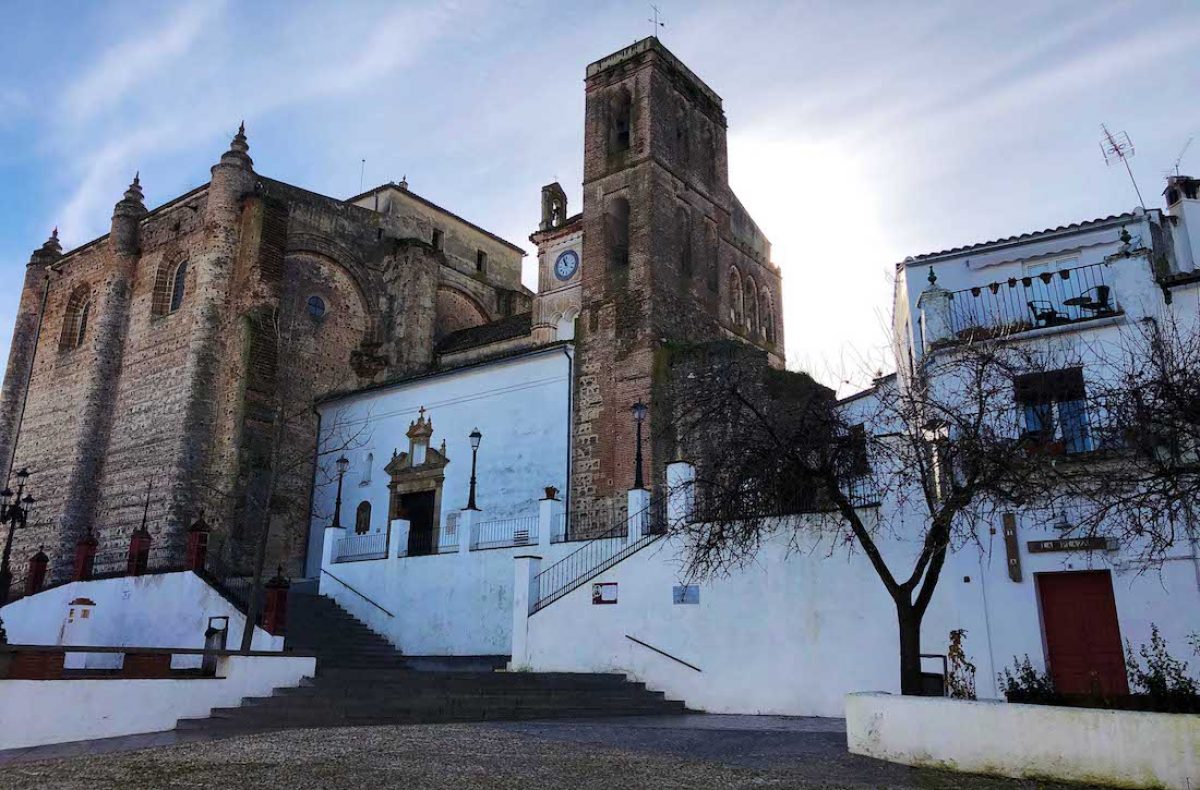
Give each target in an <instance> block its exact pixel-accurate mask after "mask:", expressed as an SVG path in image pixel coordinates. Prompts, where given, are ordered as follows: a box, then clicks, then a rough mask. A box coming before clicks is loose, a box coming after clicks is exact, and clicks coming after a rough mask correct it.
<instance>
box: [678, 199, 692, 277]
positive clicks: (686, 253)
mask: <svg viewBox="0 0 1200 790" xmlns="http://www.w3.org/2000/svg"><path fill="white" fill-rule="evenodd" d="M675 227H676V230H677V233H678V234H679V235H678V237H677V240H676V243H677V244H678V245H679V271H680V272H682V273H684V274H691V273H692V217H691V214H689V213H688V210H687V206H680V207H679V208H677V209H676V210H675Z"/></svg>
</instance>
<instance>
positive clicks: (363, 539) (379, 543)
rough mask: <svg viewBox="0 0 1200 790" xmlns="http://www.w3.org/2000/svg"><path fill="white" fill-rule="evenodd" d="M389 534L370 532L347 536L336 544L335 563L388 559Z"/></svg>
mask: <svg viewBox="0 0 1200 790" xmlns="http://www.w3.org/2000/svg"><path fill="white" fill-rule="evenodd" d="M387 548H388V533H386V532H368V533H367V534H365V535H347V536H346V537H344V538H339V539H338V541H337V543H335V544H334V553H333V561H334V562H358V561H359V560H382V559H386V558H387Z"/></svg>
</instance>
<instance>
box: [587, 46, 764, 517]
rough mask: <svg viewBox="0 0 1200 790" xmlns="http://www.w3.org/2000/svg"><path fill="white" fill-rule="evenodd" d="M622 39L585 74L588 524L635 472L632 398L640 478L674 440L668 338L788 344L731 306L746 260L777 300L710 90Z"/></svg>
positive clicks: (658, 473) (615, 502)
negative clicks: (622, 258) (613, 128)
mask: <svg viewBox="0 0 1200 790" xmlns="http://www.w3.org/2000/svg"><path fill="white" fill-rule="evenodd" d="M631 49H632V50H635V51H634V52H633V54H631V55H630V56H628V57H626V58H624V59H623V60H621V59H619V58H613V59H606V60H609V61H612V62H611V63H609V65H607V67H606V68H605V69H603V70H599V71H592V70H589V77H588V79H587V102H586V110H585V113H586V117H585V134H584V188H583V219H582V222H583V228H584V244H583V249H584V253H583V263H582V312H581V314H580V321H579V328H578V334H577V336H576V342H577V365H576V370H577V380H576V398H575V415H574V417H575V443H574V447H573V464H572V480H571V486H572V490H571V501H572V510H573V513H574V515H575V516H576V517H578V518H579V519H580V521H581V522H584V521H587V522H589V523H591V522H593V521H594V520H593V519H592V518H589V513H590V512H593V511H596V512H611V511H612V510H613V509H614V508H616V509H620V503H621V502H622V501H623V499H624V497H625V491H626V490H627V489H628V488H630V487H631V486H632V484H633V481H634V463H635V456H636V425H635V423H634V420H633V417H632V415H631V413H630V407H631V406H632V404H633V403H635V402H636V401H638V400H641V401H643V402H645V403H647V404H648V405H649V406H650V411H649V416H648V418H647V421H646V424H645V425H644V426H643V427H644V431H645V435H646V438H645V440H644V444H643V452H644V456H645V469H646V483H647V486H648V487H650V488H651V489H655V488H659V487H661V483H662V480H663V474H664V464H665V462H666V461H667V460H669V459H670V458H672V457H674V456H675V454H676V452H677V447H676V440H675V436H674V432H673V430H672V428H671V425H670V423H669V420H664V419H661V415H666V414H669V413H670V411H671V404H670V403H668V402H666V400H665V398H666V397H667V389H668V388H666V387H665V386H662V384H664V383H665V382H662V381H660V379H661V375H662V371H661V370H660V364H661V361H662V353H661V352H662V350H663V348H664V344H668V343H674V342H700V341H706V340H711V339H715V338H718V337H721V336H729V337H733V338H735V339H737V340H739V341H741V342H746V343H751V344H755V345H758V346H760V347H763V348H764V349H766V350H768V351H769V352H771V354H772V355H773V357H774V359H775V363H776V364H780V365H781V364H782V354H783V348H782V343H781V342H779V343H777V344H771V343H768V342H767V341H766V338H765V337H763V336H761V335H760V334H759V333H758V332H756V331H752V330H750V329H749V328H747V327H745V326H737V325H735V324H734V323H733V322H732V321H730V320H729V317H728V316H729V310H728V304H729V301H728V300H729V298H730V294H729V293H728V288H727V286H726V285H725V284H724V283H725V282H726V281H727V280H728V270H729V268H730V267H731V266H734V265H736V266H738V267H739V268H742V269H743V270H744V271H752V272H753V273H754V275H753V276H754V277H755V280H756V283H761V284H763V285H766V287H767V288H768V289H769V290H770V291H771V292H772V293H773V294H774V303H775V304H776V305H778V304H779V277H778V272H777V270H775V269H774V267H772V266H770V265H769V263H768V262H769V256H770V252H769V244H768V243H767V242H766V240H765V238H761V237H754V238H750V237H748V234H749V232H748V230H747V227H752V221H749V218H748V217H739V220H740V222H739V228H738V230H739V232H740V234H741V235H740V236H739V235H738V234H735V232H734V227H733V224H732V221H731V215H732V212H733V210H734V208H735V207H736V208H737V209H738V210H739V211H740V210H741V209H740V206H739V205H737V203H736V199H735V198H734V197H733V195H732V192H731V191H730V189H729V185H728V180H727V162H726V148H725V118H724V113H723V111H722V109H721V107H720V104H719V100H716V99H714V96H713V95H712V94H711V92H710V91H707V90H706V89H703V88H702V87H701V86H700V85H699V84H698V83H697V81H696V79H695V78H694V77H693V76H692V75H691V74H690V73H688V72H685V71H683V70H681V69H679V68H677V66H676V63H675V61H674V59H673V57H671V56H669V55H667V54H665V53H664V52H663V51H662V50H661V46H660V45H658V44H656V43H654V44H652V45H651V46H649V47H634V48H631ZM621 91H627V92H628V94H629V96H630V99H631V112H630V126H631V133H630V145H629V148H628V149H627V150H624V151H616V152H614V151H612V150H610V142H609V140H610V134H609V124H610V121H611V119H610V114H611V113H612V112H613V106H614V97H616V96H618V95H619V92H621ZM617 199H624V200H627V201H628V203H629V208H630V212H629V215H630V219H629V261H628V265H627V266H624V267H622V266H614V265H613V264H611V263H610V261H609V256H608V242H607V234H608V232H609V231H608V229H607V227H606V222H607V220H606V215H607V214H608V212H609V211H610V210H611V208H612V206H613V201H614V200H617ZM743 214H744V212H743ZM681 215H686V220H683V221H681V219H680V217H681ZM777 336H778V337H782V335H781V334H779V335H777ZM656 417H658V419H656Z"/></svg>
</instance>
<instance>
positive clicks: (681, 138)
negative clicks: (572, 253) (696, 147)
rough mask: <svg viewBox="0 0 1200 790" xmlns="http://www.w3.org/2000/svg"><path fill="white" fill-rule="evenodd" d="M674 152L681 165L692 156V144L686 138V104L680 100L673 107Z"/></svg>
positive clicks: (685, 163)
mask: <svg viewBox="0 0 1200 790" xmlns="http://www.w3.org/2000/svg"><path fill="white" fill-rule="evenodd" d="M675 154H676V156H678V157H679V163H680V164H682V165H687V163H688V162H689V161H690V160H691V158H692V145H691V141H690V140H689V139H688V111H687V105H686V104H684V103H683V102H682V101H681V102H679V104H678V105H676V107H675Z"/></svg>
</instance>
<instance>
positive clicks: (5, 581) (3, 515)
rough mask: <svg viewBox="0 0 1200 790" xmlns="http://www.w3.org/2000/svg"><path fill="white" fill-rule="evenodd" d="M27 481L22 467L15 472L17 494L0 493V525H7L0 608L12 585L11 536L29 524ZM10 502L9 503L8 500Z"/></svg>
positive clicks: (0, 569)
mask: <svg viewBox="0 0 1200 790" xmlns="http://www.w3.org/2000/svg"><path fill="white" fill-rule="evenodd" d="M28 479H29V470H28V469H25V468H23V467H22V469H21V471H19V472H17V493H16V495H14V494H13V491H12V489H11V488H5V489H4V490H3V491H0V498H2V499H3V501H2V502H0V524H7V525H8V537H7V538H5V540H4V556H3V558H0V606H3V605H4V604H6V603H8V592H9V590H8V588H9V586H11V584H12V570H11V569H10V568H9V564H8V563H9V559H10V558H11V557H12V545H13V536H14V535H15V534H16V532H17V529H18V528H22V527H24V526H25V525H26V524H27V523H28V522H29V508H30V506H32V505H33V502H34V499H33V497H31V496H29V495H28V494H26V493H25V482H26V481H27V480H28ZM10 499H11V500H12V501H11V502H10V501H9V500H10Z"/></svg>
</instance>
